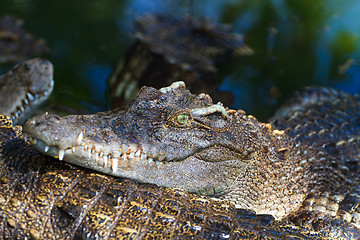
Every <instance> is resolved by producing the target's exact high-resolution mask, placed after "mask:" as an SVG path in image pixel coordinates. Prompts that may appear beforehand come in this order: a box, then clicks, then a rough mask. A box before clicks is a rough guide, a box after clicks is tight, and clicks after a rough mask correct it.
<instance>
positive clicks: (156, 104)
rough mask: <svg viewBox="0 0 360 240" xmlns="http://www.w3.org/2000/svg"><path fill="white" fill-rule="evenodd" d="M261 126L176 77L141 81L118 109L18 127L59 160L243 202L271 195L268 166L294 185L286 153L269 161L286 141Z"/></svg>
mask: <svg viewBox="0 0 360 240" xmlns="http://www.w3.org/2000/svg"><path fill="white" fill-rule="evenodd" d="M268 128H269V126H266V125H265V124H261V123H259V122H258V121H257V120H256V119H255V118H254V117H251V116H250V117H249V116H246V115H245V114H244V112H243V111H235V110H229V109H226V108H224V107H223V106H222V105H221V104H214V103H213V102H212V100H211V98H210V97H209V96H208V95H206V94H199V95H193V94H191V93H190V92H189V91H188V90H186V89H185V84H184V83H183V82H176V83H174V84H172V85H171V86H170V87H165V88H161V89H160V90H156V89H154V88H151V87H143V88H142V89H141V91H140V92H139V94H138V95H137V97H136V98H135V99H134V100H133V101H132V102H131V103H130V104H129V105H127V106H126V107H125V108H120V109H116V110H113V111H109V112H102V113H96V114H92V115H73V116H65V117H58V116H55V115H49V114H44V115H41V116H37V117H34V118H32V119H30V120H28V121H27V122H26V123H25V125H24V132H25V133H26V135H27V136H28V139H29V140H30V142H32V143H33V144H35V146H36V147H37V148H38V149H39V150H40V151H42V152H46V153H47V154H49V155H51V156H54V157H56V158H59V159H60V160H62V159H64V160H65V161H67V162H70V163H73V164H77V165H80V166H84V167H87V168H91V169H95V170H97V171H101V172H104V173H107V174H111V175H115V176H120V177H127V178H132V179H135V180H138V181H140V182H150V183H155V184H158V185H160V186H165V187H175V188H182V189H185V190H187V191H190V192H195V193H199V194H202V195H217V196H222V197H220V198H222V199H227V200H230V201H232V202H234V203H236V204H238V205H239V206H241V207H249V206H250V205H253V204H254V203H255V200H252V199H251V198H252V197H254V199H257V200H259V199H263V198H269V195H270V198H269V199H271V195H274V192H272V191H267V189H270V187H266V185H269V184H272V182H273V181H276V180H278V181H280V179H281V178H282V177H283V176H282V175H280V174H277V173H276V172H275V171H274V169H278V170H281V171H284V174H288V178H289V179H288V180H289V183H287V182H286V180H285V181H283V183H284V184H285V185H286V188H289V190H286V191H283V189H282V187H281V184H277V185H279V187H280V188H281V191H282V192H287V191H289V195H290V191H291V195H292V197H294V196H297V194H298V193H299V191H300V190H298V189H297V190H296V189H295V188H296V187H295V185H294V184H291V183H290V180H293V179H290V178H292V174H289V173H288V172H287V171H288V170H289V169H290V167H288V168H287V169H282V165H284V166H286V164H288V163H289V161H288V160H287V158H284V157H283V159H284V160H282V161H281V162H280V163H273V162H275V161H274V160H275V159H280V158H281V157H282V156H285V154H284V153H283V152H284V151H285V152H286V148H284V147H283V146H282V145H281V144H284V142H285V141H283V140H282V137H281V136H280V135H278V136H276V134H275V133H274V132H272V131H270V130H269V129H268ZM281 149H282V150H281ZM284 149H285V150H284ZM281 151H283V152H281ZM280 152H281V153H280ZM275 165H276V166H275ZM301 173H302V172H301ZM252 185H254V186H252ZM263 185H264V186H263ZM277 185H275V186H277ZM298 185H299V184H298ZM298 185H296V186H298ZM300 185H301V184H300ZM249 187H250V188H249ZM265 187H266V189H265V190H266V191H263V189H264V188H265ZM301 187H303V186H301ZM275 188H276V187H275ZM305 189H306V187H304V188H303V190H301V191H300V192H301V193H302V195H303V191H305ZM272 190H273V189H272ZM257 191H258V193H256V194H255V195H256V196H252V195H253V193H254V192H257ZM263 192H266V194H263ZM263 195H264V196H263ZM249 196H251V197H249ZM259 201H260V200H259ZM256 204H260V203H256ZM250 208H251V206H250ZM266 208H269V209H271V207H270V206H266ZM260 212H261V211H260Z"/></svg>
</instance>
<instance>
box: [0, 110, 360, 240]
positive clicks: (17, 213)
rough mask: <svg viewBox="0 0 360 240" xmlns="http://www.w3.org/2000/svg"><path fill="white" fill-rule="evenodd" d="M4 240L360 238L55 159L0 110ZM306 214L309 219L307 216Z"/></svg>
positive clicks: (0, 233)
mask: <svg viewBox="0 0 360 240" xmlns="http://www.w3.org/2000/svg"><path fill="white" fill-rule="evenodd" d="M0 166H1V167H0V189H1V191H0V238H2V239H334V238H335V237H340V238H341V237H342V238H346V239H357V238H359V237H360V234H359V232H358V231H357V230H356V229H355V228H354V227H353V226H351V225H350V224H348V223H346V222H343V221H339V220H337V219H332V218H329V217H328V216H321V217H319V216H316V217H311V216H310V215H309V214H305V215H306V216H307V217H310V219H312V220H313V221H312V222H311V228H310V227H309V226H304V227H301V226H295V225H294V224H293V223H292V222H290V221H283V220H282V221H280V220H276V219H274V217H272V216H271V215H266V214H260V215H259V214H256V213H254V212H253V211H250V210H246V209H236V207H235V206H234V205H233V204H231V203H229V202H224V201H217V200H213V199H210V198H207V197H201V196H199V195H195V194H191V193H188V192H186V191H183V190H180V189H171V188H162V187H158V186H156V185H154V184H147V183H139V182H136V181H133V180H130V179H126V178H117V177H113V176H109V175H104V174H100V173H97V172H95V171H92V170H89V169H86V168H81V167H76V166H73V165H70V164H68V163H66V162H64V161H56V160H55V159H54V158H52V157H50V156H46V155H44V154H43V153H41V152H40V151H38V150H36V149H35V148H33V147H32V146H31V145H30V144H29V143H28V142H26V141H25V138H24V135H23V133H22V127H20V126H12V124H11V120H10V118H9V117H7V116H4V115H0ZM301 219H305V217H302V218H301Z"/></svg>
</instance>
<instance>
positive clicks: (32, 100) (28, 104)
mask: <svg viewBox="0 0 360 240" xmlns="http://www.w3.org/2000/svg"><path fill="white" fill-rule="evenodd" d="M53 88H54V80H53V79H51V81H50V82H49V84H48V86H47V89H46V90H45V91H43V92H39V93H32V92H31V91H29V92H27V93H26V94H25V95H24V96H23V98H22V99H18V100H17V102H18V103H17V105H16V106H15V107H14V110H13V111H12V112H10V113H9V114H10V118H11V120H12V122H13V124H14V123H15V122H16V121H17V120H18V119H20V118H21V117H22V115H23V114H24V113H25V112H27V111H30V109H31V108H32V107H34V106H36V105H38V104H40V103H41V102H42V101H43V100H45V99H47V98H48V97H49V95H50V94H51V92H52V90H53Z"/></svg>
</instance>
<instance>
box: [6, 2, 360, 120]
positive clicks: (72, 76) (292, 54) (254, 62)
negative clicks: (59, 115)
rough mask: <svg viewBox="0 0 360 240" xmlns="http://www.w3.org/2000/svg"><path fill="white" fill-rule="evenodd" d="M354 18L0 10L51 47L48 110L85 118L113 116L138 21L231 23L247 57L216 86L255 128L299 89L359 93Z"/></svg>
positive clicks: (127, 8) (25, 6)
mask: <svg viewBox="0 0 360 240" xmlns="http://www.w3.org/2000/svg"><path fill="white" fill-rule="evenodd" d="M189 6H191V7H190V8H189ZM359 11H360V3H358V2H357V1H356V0H349V1H346V2H344V1H339V0H327V1H325V0H322V1H311V0H302V1H290V0H288V1H285V0H276V1H265V0H262V1H235V0H226V1H225V0H215V1H210V0H207V1H205V0H197V1H193V3H192V4H191V3H189V2H188V1H160V0H132V1H119V0H104V1H85V0H80V1H70V0H64V1H56V2H54V1H45V0H32V1H31V0H16V1H14V0H1V2H0V15H4V14H9V15H13V16H15V17H18V18H21V19H23V20H24V21H25V25H24V28H25V29H26V30H27V31H29V32H31V33H33V34H34V35H36V36H39V37H42V38H44V39H46V40H47V44H48V46H50V47H51V49H52V51H51V53H49V54H48V55H46V56H44V57H46V58H48V59H49V60H50V61H52V62H53V64H54V66H55V76H54V79H55V89H54V93H53V95H52V97H51V99H50V102H51V104H53V105H54V106H56V105H61V106H68V107H70V108H74V109H75V111H85V112H96V111H102V110H106V109H109V108H111V106H110V105H109V104H108V102H107V97H106V88H107V85H106V80H107V79H108V77H109V75H110V74H111V73H112V71H113V69H114V68H115V66H116V64H117V62H118V60H119V59H120V58H121V57H122V56H123V55H124V53H125V51H126V49H127V48H128V47H129V46H130V44H131V42H132V41H133V36H132V23H133V21H134V19H136V18H137V17H139V16H142V15H143V14H145V13H163V14H171V15H178V16H185V15H186V14H189V13H191V14H193V15H195V16H198V17H204V16H206V17H209V18H210V19H212V20H213V21H214V22H220V23H227V24H231V25H232V26H233V29H234V31H235V32H237V33H242V34H244V35H245V41H246V43H247V45H248V46H250V47H251V48H252V49H253V50H254V54H253V55H252V56H250V57H246V58H243V57H239V58H234V59H233V60H232V61H230V62H227V63H226V64H223V65H222V66H219V74H220V76H221V78H222V79H224V81H223V84H222V86H221V88H222V89H223V90H229V91H231V92H232V93H233V94H234V95H235V97H236V102H235V103H234V105H233V107H234V108H241V109H244V110H245V111H246V112H247V113H249V114H253V115H255V116H257V117H258V118H260V119H262V120H264V119H266V118H267V117H268V116H269V115H271V113H272V112H273V111H274V109H275V108H276V107H277V106H278V104H280V103H281V102H282V101H283V100H284V99H286V98H287V97H289V96H290V95H291V94H292V93H293V92H294V91H296V90H298V89H300V88H301V87H303V86H306V85H325V86H333V87H336V88H338V89H342V90H345V91H349V92H351V93H359V92H360V80H359V73H360V72H359V71H360V68H359V52H360V51H359V49H360V47H359V44H360V41H359V33H360V32H359V31H360V21H357V20H356V19H358V12H359ZM1 71H2V72H4V71H5V68H4V67H3V68H2V69H1Z"/></svg>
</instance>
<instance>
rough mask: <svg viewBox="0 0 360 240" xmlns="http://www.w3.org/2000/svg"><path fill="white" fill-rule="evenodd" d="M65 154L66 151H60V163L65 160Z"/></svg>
mask: <svg viewBox="0 0 360 240" xmlns="http://www.w3.org/2000/svg"><path fill="white" fill-rule="evenodd" d="M64 154H65V151H64V150H60V149H59V160H60V161H61V160H63V158H64Z"/></svg>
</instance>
